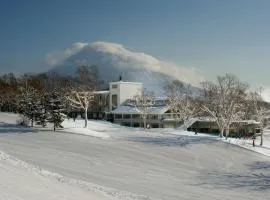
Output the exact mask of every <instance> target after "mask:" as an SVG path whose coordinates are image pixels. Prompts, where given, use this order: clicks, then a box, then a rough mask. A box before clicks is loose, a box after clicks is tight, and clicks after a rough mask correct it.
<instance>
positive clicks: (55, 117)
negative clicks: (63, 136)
mask: <svg viewBox="0 0 270 200" xmlns="http://www.w3.org/2000/svg"><path fill="white" fill-rule="evenodd" d="M63 107H64V106H63V104H62V102H61V101H60V95H59V93H58V92H57V91H53V92H52V94H51V95H50V99H49V114H50V117H49V122H51V123H53V130H54V131H55V130H56V128H63V127H62V126H61V123H62V122H63V121H64V117H65V114H64V113H63V111H64V109H63Z"/></svg>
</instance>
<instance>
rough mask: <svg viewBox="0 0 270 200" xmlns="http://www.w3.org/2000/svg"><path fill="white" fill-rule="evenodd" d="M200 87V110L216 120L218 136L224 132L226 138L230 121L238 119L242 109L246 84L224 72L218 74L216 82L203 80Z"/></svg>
mask: <svg viewBox="0 0 270 200" xmlns="http://www.w3.org/2000/svg"><path fill="white" fill-rule="evenodd" d="M202 88H203V95H202V97H203V98H202V100H203V105H202V110H203V111H205V112H206V113H208V114H209V115H210V116H211V117H213V119H214V120H215V121H216V123H217V125H218V127H219V130H220V137H223V134H224V132H225V133H226V138H227V137H228V135H229V128H230V124H231V122H232V121H233V120H236V119H238V118H239V116H240V113H241V111H242V110H243V105H244V104H243V102H244V99H245V96H246V91H247V89H248V85H247V84H245V83H242V82H241V81H240V80H239V79H238V78H237V77H236V76H234V75H231V74H226V75H225V76H218V77H217V81H216V83H213V82H209V81H206V82H203V83H202Z"/></svg>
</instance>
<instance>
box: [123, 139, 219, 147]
mask: <svg viewBox="0 0 270 200" xmlns="http://www.w3.org/2000/svg"><path fill="white" fill-rule="evenodd" d="M127 140H128V141H132V142H141V143H145V144H150V145H157V146H179V147H185V146H188V145H196V144H211V143H216V142H217V141H216V139H213V138H211V137H200V136H167V137H154V136H152V137H151V136H139V137H137V136H136V137H127Z"/></svg>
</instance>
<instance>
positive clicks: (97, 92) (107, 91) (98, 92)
mask: <svg viewBox="0 0 270 200" xmlns="http://www.w3.org/2000/svg"><path fill="white" fill-rule="evenodd" d="M93 93H94V94H109V93H110V91H109V90H101V91H94V92H93Z"/></svg>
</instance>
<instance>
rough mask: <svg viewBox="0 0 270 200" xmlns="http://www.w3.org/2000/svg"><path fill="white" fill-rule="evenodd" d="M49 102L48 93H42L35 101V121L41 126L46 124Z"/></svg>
mask: <svg viewBox="0 0 270 200" xmlns="http://www.w3.org/2000/svg"><path fill="white" fill-rule="evenodd" d="M48 110H49V102H48V95H45V94H43V96H42V97H41V98H40V99H39V100H38V102H37V112H36V123H37V124H40V125H42V127H45V126H47V122H48V120H49V113H48Z"/></svg>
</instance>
